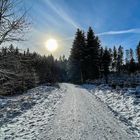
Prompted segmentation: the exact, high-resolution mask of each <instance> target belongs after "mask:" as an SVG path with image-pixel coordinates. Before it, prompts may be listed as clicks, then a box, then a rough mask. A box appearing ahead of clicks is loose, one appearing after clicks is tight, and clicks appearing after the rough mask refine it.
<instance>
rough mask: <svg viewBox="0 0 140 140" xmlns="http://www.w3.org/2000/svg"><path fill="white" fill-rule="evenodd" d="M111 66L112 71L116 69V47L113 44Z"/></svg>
mask: <svg viewBox="0 0 140 140" xmlns="http://www.w3.org/2000/svg"><path fill="white" fill-rule="evenodd" d="M112 68H113V69H114V71H116V69H117V49H116V47H115V46H114V48H113V63H112Z"/></svg>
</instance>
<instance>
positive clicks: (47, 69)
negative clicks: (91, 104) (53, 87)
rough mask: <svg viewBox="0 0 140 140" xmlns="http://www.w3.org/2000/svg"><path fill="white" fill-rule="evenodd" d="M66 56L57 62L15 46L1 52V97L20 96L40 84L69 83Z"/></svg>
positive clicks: (4, 48)
mask: <svg viewBox="0 0 140 140" xmlns="http://www.w3.org/2000/svg"><path fill="white" fill-rule="evenodd" d="M66 65H67V60H66V58H65V56H63V57H60V59H59V60H55V59H54V57H53V56H52V55H49V56H41V55H39V54H37V53H35V52H34V53H31V52H30V51H29V49H27V50H26V51H21V50H19V49H18V48H14V46H13V45H10V46H9V47H8V48H7V47H2V49H1V50H0V87H1V88H0V95H10V94H20V93H23V92H24V91H26V90H28V89H30V88H33V87H35V86H37V85H39V84H44V83H50V84H53V83H55V82H62V81H67V73H66Z"/></svg>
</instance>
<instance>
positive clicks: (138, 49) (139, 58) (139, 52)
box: [136, 42, 140, 65]
mask: <svg viewBox="0 0 140 140" xmlns="http://www.w3.org/2000/svg"><path fill="white" fill-rule="evenodd" d="M136 52H137V59H138V63H139V65H140V42H139V44H138V45H137V48H136Z"/></svg>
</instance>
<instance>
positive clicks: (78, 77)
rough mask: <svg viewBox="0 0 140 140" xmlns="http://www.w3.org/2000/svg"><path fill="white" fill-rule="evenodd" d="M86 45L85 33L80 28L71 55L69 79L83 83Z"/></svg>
mask: <svg viewBox="0 0 140 140" xmlns="http://www.w3.org/2000/svg"><path fill="white" fill-rule="evenodd" d="M85 45H86V44H85V36H84V33H83V32H82V31H81V30H80V29H78V30H77V32H76V35H75V39H74V42H73V46H72V49H71V54H70V57H69V79H70V81H72V82H76V83H81V82H83V81H84V78H83V73H84V72H83V67H84V66H83V64H84V49H85Z"/></svg>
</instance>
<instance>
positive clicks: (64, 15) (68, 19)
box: [45, 0, 80, 28]
mask: <svg viewBox="0 0 140 140" xmlns="http://www.w3.org/2000/svg"><path fill="white" fill-rule="evenodd" d="M45 2H46V3H47V4H48V6H49V7H50V8H52V9H53V11H54V12H55V13H57V14H58V15H59V16H60V17H61V18H62V19H63V20H65V21H66V22H68V23H69V24H71V25H72V26H73V27H75V28H79V27H80V26H79V25H78V24H77V23H76V22H75V21H74V20H73V19H72V18H71V17H70V16H69V15H68V14H67V13H66V11H64V10H62V8H60V7H59V6H56V5H54V3H52V2H51V1H50V0H45Z"/></svg>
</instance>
